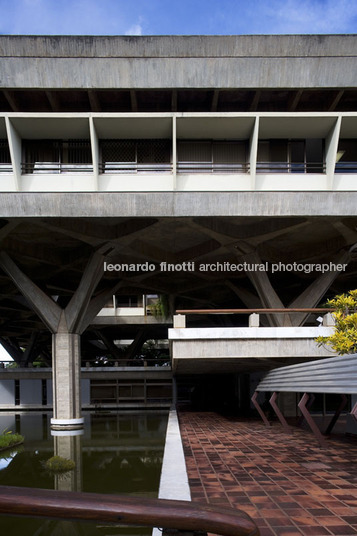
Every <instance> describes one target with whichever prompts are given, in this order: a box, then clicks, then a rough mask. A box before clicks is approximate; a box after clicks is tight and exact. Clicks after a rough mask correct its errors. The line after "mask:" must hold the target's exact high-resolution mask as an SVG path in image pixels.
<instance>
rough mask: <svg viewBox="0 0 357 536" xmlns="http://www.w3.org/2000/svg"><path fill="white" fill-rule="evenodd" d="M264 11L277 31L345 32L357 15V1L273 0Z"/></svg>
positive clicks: (271, 27)
mask: <svg viewBox="0 0 357 536" xmlns="http://www.w3.org/2000/svg"><path fill="white" fill-rule="evenodd" d="M263 10H264V12H265V15H266V16H267V17H268V19H269V20H267V26H268V25H269V27H270V28H269V29H270V31H274V33H277V32H278V33H305V34H306V33H312V34H315V33H345V32H349V31H351V30H352V31H353V26H354V27H355V25H356V21H354V20H353V19H355V17H357V3H356V1H355V0H286V1H284V2H283V3H282V2H281V0H272V1H271V2H270V3H269V6H267V5H265V7H263ZM268 33H270V32H268Z"/></svg>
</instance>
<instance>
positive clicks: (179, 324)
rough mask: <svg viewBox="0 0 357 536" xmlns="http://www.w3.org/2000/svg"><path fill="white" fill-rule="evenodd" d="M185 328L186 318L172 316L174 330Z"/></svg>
mask: <svg viewBox="0 0 357 536" xmlns="http://www.w3.org/2000/svg"><path fill="white" fill-rule="evenodd" d="M185 327H186V316H185V315H174V328H185Z"/></svg>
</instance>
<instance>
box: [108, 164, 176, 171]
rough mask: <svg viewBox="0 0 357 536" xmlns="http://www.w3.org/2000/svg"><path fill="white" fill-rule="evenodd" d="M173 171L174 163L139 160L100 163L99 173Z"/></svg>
mask: <svg viewBox="0 0 357 536" xmlns="http://www.w3.org/2000/svg"><path fill="white" fill-rule="evenodd" d="M171 171H172V164H171V163H169V162H167V163H155V162H153V163H150V162H148V163H146V164H138V163H137V162H104V163H101V164H99V173H164V172H166V173H168V172H171Z"/></svg>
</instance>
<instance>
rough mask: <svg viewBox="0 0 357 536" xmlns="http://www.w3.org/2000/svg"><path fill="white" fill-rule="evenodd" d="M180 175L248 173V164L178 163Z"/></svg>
mask: <svg viewBox="0 0 357 536" xmlns="http://www.w3.org/2000/svg"><path fill="white" fill-rule="evenodd" d="M177 172H178V173H248V172H249V163H246V162H220V163H216V162H182V161H181V162H177Z"/></svg>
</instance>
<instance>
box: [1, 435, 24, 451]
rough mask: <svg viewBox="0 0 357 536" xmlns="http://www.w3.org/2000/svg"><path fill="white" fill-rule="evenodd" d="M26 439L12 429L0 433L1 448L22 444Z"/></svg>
mask: <svg viewBox="0 0 357 536" xmlns="http://www.w3.org/2000/svg"><path fill="white" fill-rule="evenodd" d="M24 439H25V438H24V437H23V436H22V435H20V434H16V433H14V432H11V430H9V431H6V430H4V431H3V433H2V434H1V435H0V450H3V449H8V448H11V447H13V446H14V445H20V444H21V443H23V442H24Z"/></svg>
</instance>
